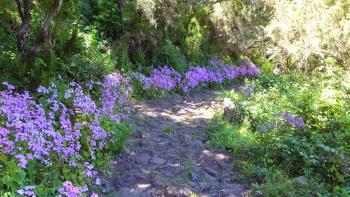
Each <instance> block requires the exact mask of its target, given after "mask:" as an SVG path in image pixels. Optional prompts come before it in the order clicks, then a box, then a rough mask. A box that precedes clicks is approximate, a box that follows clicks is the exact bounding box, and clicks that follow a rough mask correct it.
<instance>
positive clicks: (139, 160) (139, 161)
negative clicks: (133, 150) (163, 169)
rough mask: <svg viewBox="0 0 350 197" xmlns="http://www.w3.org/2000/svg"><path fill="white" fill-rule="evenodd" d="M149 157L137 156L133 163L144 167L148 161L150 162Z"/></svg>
mask: <svg viewBox="0 0 350 197" xmlns="http://www.w3.org/2000/svg"><path fill="white" fill-rule="evenodd" d="M150 158H151V157H149V156H148V155H137V156H135V157H134V161H135V162H136V163H137V164H141V165H144V164H147V163H148V161H149V160H150Z"/></svg>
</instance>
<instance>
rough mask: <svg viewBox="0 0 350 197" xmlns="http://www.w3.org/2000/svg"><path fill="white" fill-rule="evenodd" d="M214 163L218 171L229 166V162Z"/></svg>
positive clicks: (219, 161) (217, 161)
mask: <svg viewBox="0 0 350 197" xmlns="http://www.w3.org/2000/svg"><path fill="white" fill-rule="evenodd" d="M216 163H217V164H218V167H219V168H220V169H225V168H227V167H228V166H229V165H230V163H229V162H227V161H224V160H216Z"/></svg>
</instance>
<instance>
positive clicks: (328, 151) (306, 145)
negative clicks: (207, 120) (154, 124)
mask: <svg viewBox="0 0 350 197" xmlns="http://www.w3.org/2000/svg"><path fill="white" fill-rule="evenodd" d="M349 82H350V78H349V72H345V71H343V70H342V69H338V68H331V67H325V68H322V69H320V70H317V71H314V72H313V73H311V74H310V76H307V77H305V76H302V75H300V74H289V75H284V76H268V75H266V76H263V77H260V78H259V79H256V80H253V81H250V82H247V83H246V87H242V90H241V91H239V92H229V93H227V95H226V96H228V97H229V98H231V99H232V101H233V102H234V105H235V109H234V111H233V112H232V113H233V114H231V116H233V119H230V118H229V117H231V116H227V118H225V116H218V118H217V120H215V121H214V124H213V126H212V131H213V132H212V136H211V137H212V142H213V143H214V144H215V145H218V146H221V147H226V148H228V149H229V150H231V151H232V153H233V154H234V155H235V157H236V158H237V160H235V166H236V167H237V170H238V171H239V172H240V176H238V177H237V178H238V179H241V180H243V181H248V182H254V183H255V184H254V186H253V188H254V190H255V195H256V196H279V195H282V196H348V195H349V194H350V193H349V192H350V190H349V189H350V185H349V183H350V171H349V162H350V161H349V158H350V157H349V156H350V155H349V153H350V152H349V137H350V133H349V131H350V119H349V117H350V116H349V113H350V105H349V103H348V102H349V99H350V92H349V90H350V89H349V88H350V86H349V85H350V83H349Z"/></svg>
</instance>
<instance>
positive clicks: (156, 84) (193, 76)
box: [133, 59, 260, 92]
mask: <svg viewBox="0 0 350 197" xmlns="http://www.w3.org/2000/svg"><path fill="white" fill-rule="evenodd" d="M259 74H260V71H259V69H258V68H257V67H256V66H255V65H254V64H253V63H251V62H250V61H243V62H241V63H240V65H239V67H235V66H233V65H230V64H225V63H223V62H222V61H220V60H218V59H213V60H211V61H210V66H209V67H202V66H192V67H190V68H189V69H188V70H187V72H186V73H184V75H183V76H181V75H180V74H179V73H178V72H176V71H175V70H174V69H173V68H171V67H169V66H164V67H162V68H156V69H154V70H152V72H151V75H150V76H149V77H147V76H145V75H143V74H141V73H133V75H134V77H135V78H136V79H137V80H139V81H140V82H141V83H142V85H143V88H144V89H145V90H148V89H150V88H151V87H153V88H154V89H155V90H165V91H171V90H174V89H175V88H176V87H178V86H179V87H180V88H181V89H183V90H184V91H185V92H188V91H189V90H191V89H194V88H196V87H198V86H205V85H207V84H209V83H217V84H221V83H223V82H224V81H225V80H233V79H235V78H238V77H256V76H259Z"/></svg>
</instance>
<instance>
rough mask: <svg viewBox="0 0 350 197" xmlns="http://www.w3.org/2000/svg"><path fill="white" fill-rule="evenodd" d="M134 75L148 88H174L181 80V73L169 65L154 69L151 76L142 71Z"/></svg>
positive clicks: (167, 89)
mask: <svg viewBox="0 0 350 197" xmlns="http://www.w3.org/2000/svg"><path fill="white" fill-rule="evenodd" d="M134 76H135V77H136V78H137V79H138V80H139V81H140V82H141V83H142V84H143V88H144V89H145V90H148V89H150V88H152V87H153V88H154V89H155V90H166V91H171V90H174V89H175V88H176V87H177V86H178V85H179V84H180V82H181V75H180V74H179V73H178V72H176V71H175V70H174V69H173V68H171V67H169V66H164V67H161V68H156V69H153V70H152V72H151V75H150V76H149V77H147V76H145V75H142V74H141V73H134Z"/></svg>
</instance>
